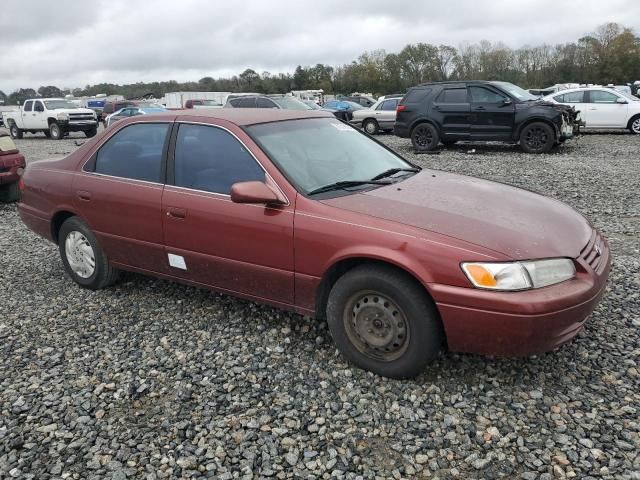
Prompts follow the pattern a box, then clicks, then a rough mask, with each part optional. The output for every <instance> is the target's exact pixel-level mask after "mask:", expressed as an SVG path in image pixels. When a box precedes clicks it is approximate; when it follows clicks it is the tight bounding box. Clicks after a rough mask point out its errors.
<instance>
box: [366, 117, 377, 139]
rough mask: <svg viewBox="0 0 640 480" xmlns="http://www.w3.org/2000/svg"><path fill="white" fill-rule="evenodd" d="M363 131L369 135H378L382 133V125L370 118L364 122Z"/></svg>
mask: <svg viewBox="0 0 640 480" xmlns="http://www.w3.org/2000/svg"><path fill="white" fill-rule="evenodd" d="M362 129H363V130H364V131H365V132H367V133H368V134H369V135H376V134H377V133H378V132H379V131H380V125H378V122H376V121H375V120H374V119H373V118H368V119H366V120H365V121H364V122H362Z"/></svg>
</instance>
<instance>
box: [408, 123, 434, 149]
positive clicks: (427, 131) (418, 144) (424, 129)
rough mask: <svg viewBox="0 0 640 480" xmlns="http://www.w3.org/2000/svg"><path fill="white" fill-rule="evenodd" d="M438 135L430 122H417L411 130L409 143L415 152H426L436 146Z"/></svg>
mask: <svg viewBox="0 0 640 480" xmlns="http://www.w3.org/2000/svg"><path fill="white" fill-rule="evenodd" d="M439 141H440V135H439V134H438V130H437V129H436V127H434V126H433V125H431V124H430V123H419V124H418V125H416V126H415V127H413V130H411V144H412V145H413V149H414V150H415V151H416V152H428V151H431V150H435V149H436V148H437V147H438V142H439Z"/></svg>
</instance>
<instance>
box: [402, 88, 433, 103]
mask: <svg viewBox="0 0 640 480" xmlns="http://www.w3.org/2000/svg"><path fill="white" fill-rule="evenodd" d="M429 92H431V89H430V88H412V89H411V90H409V91H408V92H407V94H406V95H405V96H404V98H403V99H402V101H401V103H403V104H404V103H419V102H421V101H422V100H424V99H425V98H426V97H427V95H428V94H429Z"/></svg>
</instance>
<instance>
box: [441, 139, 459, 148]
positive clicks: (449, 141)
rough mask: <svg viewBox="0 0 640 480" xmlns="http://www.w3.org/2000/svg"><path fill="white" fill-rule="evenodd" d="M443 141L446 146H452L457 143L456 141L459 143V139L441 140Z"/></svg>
mask: <svg viewBox="0 0 640 480" xmlns="http://www.w3.org/2000/svg"><path fill="white" fill-rule="evenodd" d="M441 141H442V144H443V145H444V146H445V147H450V146H451V145H455V144H456V143H458V140H441Z"/></svg>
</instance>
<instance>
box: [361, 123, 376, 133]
mask: <svg viewBox="0 0 640 480" xmlns="http://www.w3.org/2000/svg"><path fill="white" fill-rule="evenodd" d="M364 129H365V130H366V131H367V133H373V132H375V131H376V125H375V124H374V123H373V122H367V125H366V126H365V128H364Z"/></svg>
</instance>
